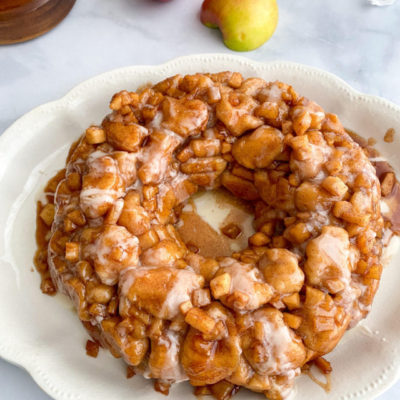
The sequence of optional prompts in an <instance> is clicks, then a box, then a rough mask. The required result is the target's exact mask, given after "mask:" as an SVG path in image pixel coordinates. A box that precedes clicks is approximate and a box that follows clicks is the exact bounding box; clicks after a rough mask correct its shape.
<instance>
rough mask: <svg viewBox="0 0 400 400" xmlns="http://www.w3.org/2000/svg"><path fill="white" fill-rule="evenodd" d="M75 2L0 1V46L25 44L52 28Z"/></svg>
mask: <svg viewBox="0 0 400 400" xmlns="http://www.w3.org/2000/svg"><path fill="white" fill-rule="evenodd" d="M75 1H76V0H0V44H10V43H17V42H25V41H26V40H30V39H33V38H35V37H37V36H40V35H43V34H44V33H46V32H48V31H49V30H50V29H52V28H54V27H55V26H56V25H57V24H58V23H59V22H61V21H62V20H63V19H64V18H65V17H66V15H67V14H68V13H69V11H70V10H71V8H72V7H73V5H74V4H75Z"/></svg>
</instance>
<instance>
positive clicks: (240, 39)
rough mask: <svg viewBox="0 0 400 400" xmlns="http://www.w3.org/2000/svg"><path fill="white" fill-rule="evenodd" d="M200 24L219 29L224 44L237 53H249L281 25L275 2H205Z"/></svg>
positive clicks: (245, 0) (217, 0)
mask: <svg viewBox="0 0 400 400" xmlns="http://www.w3.org/2000/svg"><path fill="white" fill-rule="evenodd" d="M200 18H201V21H202V23H203V24H204V25H206V26H208V27H209V28H219V29H220V31H221V33H222V36H223V39H224V43H225V45H226V46H227V47H229V48H230V49H232V50H236V51H249V50H254V49H256V48H257V47H259V46H261V45H262V44H263V43H265V42H266V41H267V40H268V39H269V38H270V37H271V36H272V34H273V33H274V31H275V28H276V26H277V24H278V5H277V3H276V0H204V2H203V5H202V7H201V14H200Z"/></svg>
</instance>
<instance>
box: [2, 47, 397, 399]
mask: <svg viewBox="0 0 400 400" xmlns="http://www.w3.org/2000/svg"><path fill="white" fill-rule="evenodd" d="M206 59H208V60H210V59H220V60H232V62H241V63H246V64H248V65H255V66H257V67H263V68H264V69H266V70H267V69H274V68H278V67H279V66H281V67H282V66H283V67H285V68H288V69H291V70H298V71H300V72H301V73H313V74H318V75H319V76H320V77H322V78H323V79H325V80H326V79H329V80H330V81H332V82H333V83H335V84H336V86H337V87H338V88H340V89H341V90H343V91H345V92H346V93H347V94H348V95H350V96H351V97H352V98H356V99H357V101H363V102H374V103H379V104H380V105H382V106H384V107H385V108H387V109H389V110H390V111H391V112H395V113H396V114H399V117H400V106H399V105H397V104H395V103H394V102H392V101H389V100H387V99H385V98H382V97H379V96H376V95H371V94H366V93H363V92H361V91H359V90H357V89H354V88H353V87H352V86H351V85H349V84H348V83H347V82H346V81H344V80H343V79H342V78H340V77H338V76H336V75H335V74H333V73H331V72H328V71H324V70H322V69H320V68H317V67H313V66H308V65H305V64H301V63H297V62H292V61H282V60H276V61H267V62H263V61H255V60H251V59H249V58H247V57H243V56H237V55H231V54H226V53H202V54H193V55H186V56H182V57H177V58H173V59H171V60H169V61H167V62H164V63H162V64H153V65H131V66H127V67H121V68H116V69H113V70H110V71H107V72H103V73H101V74H98V75H96V76H94V77H91V78H89V79H86V80H84V81H83V82H81V83H79V84H77V85H75V86H74V87H73V88H72V89H70V90H69V91H68V92H67V93H66V94H65V95H64V96H62V97H61V98H59V99H57V100H53V101H50V102H47V103H44V104H42V105H39V106H37V107H35V108H33V109H32V110H31V111H29V112H27V113H25V114H24V115H22V116H21V117H19V118H18V119H16V120H15V121H14V122H13V123H12V124H11V125H10V126H9V127H8V128H6V130H5V131H4V132H3V133H2V134H1V135H0V156H1V155H2V154H3V153H4V148H7V147H10V146H11V148H12V143H11V142H12V140H13V139H15V135H18V127H19V126H20V125H21V124H24V123H26V122H27V121H29V119H30V118H32V117H33V116H35V115H37V114H40V113H44V112H45V111H50V110H51V109H53V108H55V107H60V108H62V107H68V104H69V102H70V101H71V100H73V99H74V97H76V96H77V95H78V94H79V92H80V91H82V90H84V89H85V87H87V86H90V85H92V84H93V83H94V82H96V81H101V80H104V79H105V78H109V77H112V76H113V75H119V74H125V73H127V71H128V72H129V71H133V70H146V69H147V70H148V69H150V70H154V69H158V70H162V69H165V68H168V67H172V66H174V65H179V64H181V63H184V62H185V61H193V60H199V61H200V62H202V61H203V62H204V61H205V60H206ZM70 104H71V103H70ZM72 104H73V102H72ZM7 166H8V162H6V163H0V179H1V177H2V175H3V172H4V171H5V170H6V168H7ZM1 331H2V329H1V328H0V332H1ZM0 357H1V358H3V359H4V360H6V361H8V362H10V363H11V364H13V365H16V366H19V367H22V368H23V369H25V370H26V371H27V372H28V373H29V374H30V375H31V376H32V378H33V380H34V381H35V382H36V384H38V386H39V387H41V388H42V389H43V390H44V391H45V392H46V393H47V394H49V395H50V396H53V397H54V398H57V399H58V398H59V399H61V398H68V399H72V398H76V397H74V396H75V393H67V392H66V391H65V390H62V391H61V392H60V390H59V389H58V388H57V387H54V386H53V384H52V383H51V382H50V381H49V380H47V379H46V376H45V373H44V371H43V370H42V368H41V366H40V365H38V364H37V363H36V360H35V358H33V357H31V356H30V355H29V354H28V355H26V354H22V352H20V351H18V348H17V344H15V347H13V348H9V347H8V348H7V347H4V346H3V345H2V344H1V343H0ZM399 378H400V365H398V366H397V368H396V373H395V375H394V376H393V377H392V378H391V379H388V380H387V381H386V382H384V383H383V384H381V386H380V387H379V388H378V390H377V391H376V392H375V393H376V394H377V395H380V394H382V393H384V392H385V391H386V390H387V389H388V388H390V387H391V386H392V385H393V384H394V383H395V382H396V381H397V380H399Z"/></svg>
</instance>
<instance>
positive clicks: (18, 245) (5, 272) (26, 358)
mask: <svg viewBox="0 0 400 400" xmlns="http://www.w3.org/2000/svg"><path fill="white" fill-rule="evenodd" d="M221 70H235V71H240V72H241V73H243V74H244V75H245V76H246V77H249V76H259V77H262V78H264V79H266V80H276V79H279V80H282V81H284V82H287V83H290V84H292V85H293V86H294V87H295V89H296V90H297V91H298V92H299V93H301V94H303V95H305V96H307V97H309V98H311V99H313V100H315V101H317V102H318V103H319V104H321V105H322V106H323V107H324V108H325V110H327V111H330V112H334V113H336V114H338V115H339V116H340V118H341V120H342V122H343V124H344V125H345V126H346V127H348V128H350V129H352V130H354V131H356V132H358V133H360V134H362V135H363V136H365V137H374V138H376V139H377V141H378V148H379V149H380V150H381V153H382V154H383V155H384V156H385V157H387V158H388V159H389V160H390V162H391V164H392V165H393V166H394V167H395V168H396V169H397V171H400V159H399V157H397V156H396V154H399V151H400V144H399V138H396V140H395V142H394V143H391V144H387V143H384V142H383V135H384V133H385V132H386V130H387V129H388V128H395V129H396V130H397V131H398V132H399V131H400V107H398V106H396V105H394V104H392V103H390V102H388V101H386V100H383V99H380V98H377V97H373V96H368V95H364V94H361V93H359V92H357V91H355V90H354V89H352V88H351V87H350V86H348V85H347V84H346V83H345V82H343V81H342V80H341V79H339V78H337V77H335V76H333V75H331V74H329V73H327V72H323V71H320V70H317V69H314V68H310V67H306V66H303V65H299V64H293V63H287V62H272V63H257V62H254V61H251V60H248V59H246V58H242V57H237V56H231V55H216V54H213V55H197V56H189V57H183V58H179V59H176V60H173V61H170V62H168V63H166V64H163V65H160V66H133V67H127V68H123V69H118V70H115V71H111V72H108V73H105V74H103V75H100V76H97V77H95V78H92V79H90V80H88V81H86V82H84V83H82V84H80V85H79V86H77V87H76V88H74V89H73V90H72V91H71V92H69V93H68V94H67V95H66V96H65V97H63V98H62V99H60V100H58V101H55V102H52V103H48V104H45V105H43V106H40V107H38V108H36V109H35V110H33V111H31V112H30V113H28V114H26V115H25V116H23V117H22V118H20V119H19V120H18V121H16V122H15V123H14V124H13V125H12V126H11V127H10V128H9V129H8V130H7V131H6V132H5V133H4V134H3V135H2V136H1V137H0V188H1V189H0V190H1V197H0V270H1V279H0V356H2V357H4V358H5V359H7V360H9V361H11V362H13V363H15V364H18V365H20V366H22V367H24V368H26V369H27V371H28V372H29V373H30V374H31V375H32V377H33V378H34V379H35V381H36V382H37V383H38V384H39V385H40V386H41V387H42V388H43V389H44V390H45V391H46V392H47V393H49V394H50V395H51V396H53V397H54V398H55V399H60V400H61V399H63V400H64V399H65V400H67V399H69V400H79V399H82V400H83V399H84V400H91V399H96V400H103V399H104V400H105V399H107V400H109V399H115V400H117V399H132V398H134V399H137V400H149V399H165V397H163V396H161V395H160V394H158V393H156V392H154V391H153V389H152V383H151V382H150V381H146V380H144V379H143V378H141V377H135V378H133V379H131V380H127V379H126V378H125V367H124V365H123V363H122V362H121V361H119V360H116V359H114V358H112V357H111V355H109V353H108V352H106V351H101V352H100V355H99V357H98V358H97V359H93V358H89V357H87V356H86V354H85V349H84V345H85V342H86V339H87V334H86V332H85V330H84V329H83V327H82V326H81V324H80V322H79V321H78V318H77V315H76V314H75V312H74V311H73V309H72V306H71V305H70V303H69V302H68V301H66V299H64V298H63V297H62V296H56V297H55V298H51V297H48V296H45V295H43V294H42V293H41V291H40V289H39V281H40V279H39V275H38V274H37V273H36V272H33V271H32V265H33V263H32V258H33V254H34V250H35V240H34V232H35V200H36V199H37V196H38V193H40V190H41V189H42V187H43V185H44V184H45V182H46V181H47V180H48V178H49V177H50V176H51V175H52V174H53V173H54V172H55V171H56V170H57V169H59V168H61V167H62V166H63V164H64V160H65V157H66V154H67V150H68V147H69V146H70V144H71V143H72V142H73V141H74V140H75V139H77V138H78V136H79V135H80V134H81V133H82V132H83V131H84V129H85V127H87V126H88V125H89V124H91V123H99V122H100V121H101V119H102V117H103V116H104V115H105V114H106V113H107V112H108V102H109V99H110V97H111V95H112V94H113V93H114V92H116V91H119V90H121V89H130V90H134V89H135V88H137V87H138V86H140V85H142V84H144V83H147V82H157V81H159V80H162V79H163V78H165V77H167V76H170V75H174V74H177V73H194V72H201V71H203V72H205V71H210V72H216V71H221ZM399 262H400V254H397V255H396V256H395V257H394V259H393V260H392V262H391V264H390V265H389V266H387V267H386V269H385V270H384V273H383V281H382V284H381V287H380V289H379V292H378V294H377V296H376V300H375V303H374V306H373V309H372V312H371V314H370V315H369V317H368V318H367V320H365V321H363V322H362V326H358V327H356V328H355V329H353V330H352V331H349V332H347V333H346V335H345V337H344V338H343V340H342V341H341V342H340V343H339V345H338V347H337V348H336V349H335V350H334V351H333V352H332V353H331V354H330V355H329V356H328V359H329V360H330V361H331V362H332V364H333V368H334V372H333V374H332V391H331V392H330V393H329V394H326V393H325V392H324V391H323V390H322V389H321V388H320V387H319V386H317V385H315V384H314V383H312V382H311V381H310V380H309V379H308V378H307V377H305V376H304V377H301V378H300V379H299V380H298V383H297V388H296V399H298V400H305V399H307V400H313V399H318V400H323V399H335V400H336V399H340V400H347V399H355V398H363V399H372V398H376V397H377V396H378V395H379V394H380V393H382V392H383V391H384V390H386V389H387V388H388V387H389V386H390V385H391V384H393V383H394V382H395V381H396V380H397V379H398V377H399V376H400V318H399V317H398V310H399V309H400V291H399V290H398V286H399V282H400V269H399V268H397V265H396V264H398V263H399ZM191 393H192V389H191V388H190V387H189V385H188V384H181V385H175V387H174V388H173V389H172V390H171V394H170V398H173V399H184V398H191V396H192V395H191ZM245 397H246V398H250V397H253V398H262V397H261V396H260V395H255V394H250V392H247V391H245V390H243V391H241V392H240V394H239V395H238V397H237V399H238V400H239V399H243V398H245ZM192 398H194V397H192Z"/></svg>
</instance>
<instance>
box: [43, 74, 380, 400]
mask: <svg viewBox="0 0 400 400" xmlns="http://www.w3.org/2000/svg"><path fill="white" fill-rule="evenodd" d="M110 107H111V109H112V112H111V114H109V115H108V116H107V117H106V118H105V119H104V121H103V122H102V124H101V125H100V126H91V127H90V128H88V130H87V131H86V133H85V134H84V135H83V136H82V137H81V138H80V139H79V141H78V142H77V143H76V144H75V145H74V146H73V148H72V149H71V152H70V155H69V157H68V160H67V163H66V169H65V174H59V176H58V178H56V179H55V180H53V181H52V184H53V186H55V184H57V190H56V193H55V195H54V205H55V207H53V206H49V207H47V208H46V207H45V208H41V209H40V211H41V213H42V214H43V215H42V214H41V217H42V220H43V221H44V224H43V223H42V229H44V231H45V232H46V234H47V236H46V237H47V239H46V240H42V242H41V243H39V244H41V249H40V261H41V263H42V269H43V270H45V269H46V265H45V264H46V261H45V253H46V250H47V261H48V268H49V271H50V275H51V278H52V281H53V282H54V284H55V285H56V287H57V288H58V290H59V291H61V292H63V293H65V294H67V295H68V296H69V297H70V298H71V299H72V301H73V302H74V304H75V306H76V308H77V310H78V314H79V318H80V319H81V320H82V321H83V323H84V325H85V326H86V328H87V329H88V330H89V332H90V333H91V335H92V336H93V338H94V339H95V340H96V341H97V342H99V343H100V344H101V345H102V346H103V347H106V348H108V349H109V350H110V351H111V352H112V354H113V355H114V356H115V357H123V359H124V360H125V361H126V363H127V364H128V365H130V366H133V367H134V370H135V372H137V373H141V374H143V375H144V376H145V377H148V378H154V379H156V380H157V385H158V386H157V387H161V386H162V387H164V388H165V387H168V385H169V384H172V383H175V382H181V381H185V380H189V381H190V383H191V384H192V385H194V386H197V387H198V386H201V387H206V386H207V387H208V389H206V388H204V390H203V391H204V392H208V391H211V393H213V394H214V395H215V397H217V398H219V397H221V396H222V395H219V394H218V393H223V394H227V393H235V392H236V391H237V390H236V389H237V386H243V387H246V388H249V389H250V390H253V391H256V392H261V393H264V394H265V395H266V396H267V397H268V398H269V399H271V400H279V399H282V398H284V397H285V396H286V395H287V394H288V393H289V392H290V389H291V387H292V386H293V384H294V379H295V377H296V376H297V375H299V374H300V369H301V367H302V366H303V365H304V364H305V363H307V362H309V361H310V360H312V359H316V358H318V357H321V356H322V355H324V354H326V353H328V352H330V351H332V350H333V348H334V347H335V346H336V344H337V343H338V342H339V341H340V339H341V337H342V336H343V334H344V332H345V331H346V329H348V328H349V327H350V326H354V325H355V324H356V323H357V322H358V321H359V320H360V319H362V318H364V317H365V316H366V315H367V314H368V312H369V310H370V307H371V304H372V301H373V298H374V295H375V292H376V290H377V288H378V285H379V280H380V275H381V271H382V268H381V265H380V257H381V252H382V233H383V229H384V223H383V219H382V217H381V214H380V206H379V201H380V198H381V189H380V183H379V180H378V178H377V176H376V173H375V170H374V167H373V166H372V165H371V163H370V162H369V160H368V158H367V156H366V155H365V153H364V151H363V150H362V148H361V147H360V146H359V145H358V144H357V143H355V142H354V141H353V140H352V139H351V138H350V136H348V134H347V133H346V132H345V130H344V129H343V126H342V125H341V123H340V121H339V120H338V118H337V116H335V115H333V114H328V113H325V111H324V110H323V109H322V108H321V107H320V106H319V105H317V104H316V103H314V102H312V101H310V100H308V99H306V98H305V97H301V96H300V95H299V94H297V93H296V92H295V91H294V89H293V88H292V87H291V86H289V85H287V84H284V83H282V82H265V81H264V80H262V79H260V78H250V79H244V78H243V77H242V76H241V75H240V74H238V73H232V72H222V73H218V74H195V75H187V76H180V75H177V76H174V77H171V78H168V79H166V80H164V81H162V82H160V83H158V84H156V85H155V86H153V87H151V88H146V89H144V90H142V91H139V92H137V93H135V92H127V91H122V92H120V93H117V94H116V95H114V97H113V98H112V101H111V103H110ZM218 187H224V188H226V189H227V190H228V191H230V192H231V193H232V194H233V195H235V196H237V197H240V198H242V199H244V200H246V201H248V202H249V204H251V205H252V207H253V209H254V216H255V220H254V226H255V229H256V233H255V234H254V235H253V236H252V237H250V238H249V247H248V248H247V249H245V250H242V251H241V252H237V253H233V254H232V256H231V257H224V258H217V259H206V258H204V257H202V256H200V255H198V254H195V253H194V252H192V251H191V249H190V246H186V245H185V243H184V242H183V241H182V239H181V238H180V237H179V234H178V233H177V230H176V229H175V226H176V224H177V223H179V210H180V207H179V206H181V205H182V204H184V202H185V201H187V200H188V199H189V198H190V197H191V196H192V195H193V194H195V193H196V192H198V191H199V190H213V189H216V188H218ZM49 200H50V204H53V201H52V200H53V198H49ZM50 225H51V231H50V228H49V226H50ZM46 227H47V228H46ZM46 229H47V231H46ZM188 247H189V248H188ZM38 259H39V258H38ZM160 385H161V386H160ZM165 385H166V386H165ZM198 392H201V390H199V389H198Z"/></svg>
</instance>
